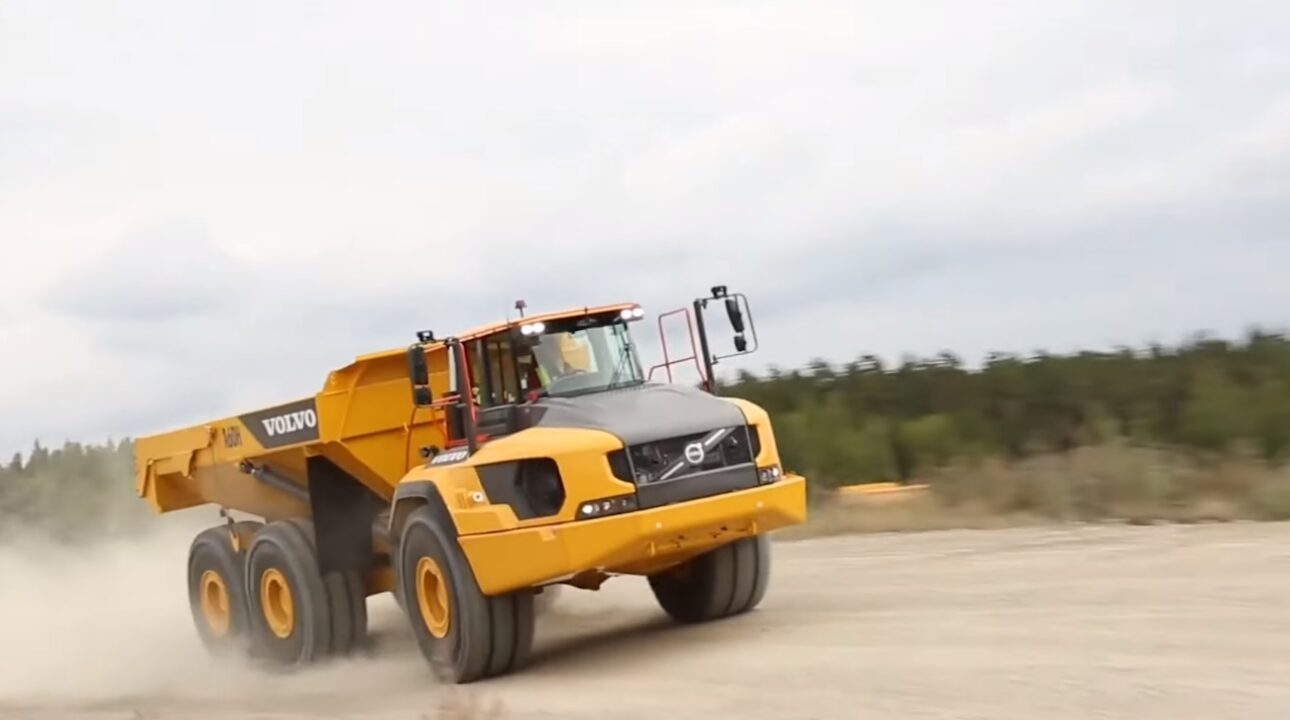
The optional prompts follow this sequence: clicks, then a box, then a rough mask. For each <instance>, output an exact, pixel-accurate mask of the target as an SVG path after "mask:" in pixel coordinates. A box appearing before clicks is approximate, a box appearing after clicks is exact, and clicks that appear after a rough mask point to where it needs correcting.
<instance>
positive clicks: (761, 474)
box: [757, 465, 784, 485]
mask: <svg viewBox="0 0 1290 720" xmlns="http://www.w3.org/2000/svg"><path fill="white" fill-rule="evenodd" d="M782 477H784V470H783V469H782V468H780V466H778V465H771V466H770V467H764V468H760V469H758V470H757V482H759V483H761V484H762V485H769V484H771V483H773V482H775V481H776V480H778V479H780V478H782Z"/></svg>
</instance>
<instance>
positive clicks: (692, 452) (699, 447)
mask: <svg viewBox="0 0 1290 720" xmlns="http://www.w3.org/2000/svg"><path fill="white" fill-rule="evenodd" d="M707 454H708V451H706V450H704V449H703V443H701V442H693V443H690V444H689V445H686V446H685V460H686V462H688V463H690V464H691V465H698V464H699V463H701V462H703V458H704V457H705V456H707Z"/></svg>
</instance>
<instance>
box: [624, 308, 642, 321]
mask: <svg viewBox="0 0 1290 720" xmlns="http://www.w3.org/2000/svg"><path fill="white" fill-rule="evenodd" d="M618 317H620V318H622V319H624V320H627V321H631V320H640V319H641V318H643V317H645V309H644V308H642V307H640V306H639V305H637V306H635V307H629V308H623V309H622V311H621V312H619V313H618Z"/></svg>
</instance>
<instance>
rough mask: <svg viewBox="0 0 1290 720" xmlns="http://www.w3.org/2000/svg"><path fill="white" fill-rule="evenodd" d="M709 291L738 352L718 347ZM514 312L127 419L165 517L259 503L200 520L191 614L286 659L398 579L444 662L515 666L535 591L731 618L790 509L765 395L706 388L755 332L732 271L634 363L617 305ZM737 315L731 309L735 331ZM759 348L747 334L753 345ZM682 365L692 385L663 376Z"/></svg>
mask: <svg viewBox="0 0 1290 720" xmlns="http://www.w3.org/2000/svg"><path fill="white" fill-rule="evenodd" d="M713 306H724V307H725V310H726V314H727V316H728V318H729V320H730V323H731V325H732V327H733V329H734V332H735V335H734V347H735V352H733V353H730V354H728V355H724V356H721V355H717V354H716V353H714V352H713V351H712V350H711V343H710V341H709V338H708V333H707V329H706V327H707V323H706V321H705V312H706V311H708V310H709V309H710V308H711V307H713ZM516 307H517V309H518V310H519V311H520V317H519V318H518V319H516V320H510V321H506V322H501V323H497V324H494V325H490V326H488V327H484V328H480V329H476V330H473V331H470V332H468V333H465V334H463V335H458V336H454V337H445V338H442V339H438V338H436V337H435V336H434V334H433V333H431V332H420V333H418V334H417V336H418V337H417V342H416V343H415V344H413V345H412V346H411V347H409V348H407V349H406V350H391V351H387V352H379V353H374V354H370V355H363V356H360V357H358V358H357V359H356V360H355V361H354V362H353V363H351V364H349V365H347V366H345V367H343V368H340V369H338V370H335V371H333V372H332V373H331V374H330V375H329V376H328V378H327V381H326V384H325V385H324V386H323V388H322V390H321V391H320V392H319V393H317V394H316V395H314V396H312V397H309V398H305V399H303V400H298V401H296V402H290V403H287V404H284V405H278V406H275V407H270V408H265V409H261V410H257V411H254V412H249V413H246V414H243V415H239V416H237V417H230V418H225V419H222V420H217V421H214V422H210V423H206V424H203V425H200V426H197V427H191V428H186V429H180V430H175V431H172V432H167V433H164V434H158V435H153V436H149V437H142V438H139V439H138V440H137V441H136V442H135V444H134V448H135V454H136V457H135V460H136V467H137V478H136V481H137V490H138V492H139V495H140V496H141V497H143V498H146V499H147V500H148V501H149V502H150V503H151V504H152V506H153V507H154V508H155V509H156V510H157V511H158V512H169V511H174V510H180V509H183V508H190V507H194V506H199V505H205V504H212V505H216V506H219V507H220V508H221V512H222V513H224V510H225V509H232V510H236V511H240V512H243V513H247V514H250V515H252V516H255V517H258V518H261V519H262V520H256V521H246V520H244V521H239V522H234V521H233V520H232V519H231V518H228V516H227V513H225V517H226V518H228V519H227V520H226V522H225V523H223V524H221V525H218V526H216V527H212V528H210V529H208V530H206V531H204V532H202V533H201V534H199V535H198V536H197V537H196V538H195V539H194V541H193V543H192V546H191V549H190V553H189V561H188V593H189V599H190V603H191V606H192V611H193V619H194V623H195V625H196V628H197V632H198V634H199V635H200V637H201V638H202V639H203V641H204V642H205V643H206V644H207V645H208V646H209V647H211V648H212V649H220V648H227V647H229V646H233V645H237V646H242V647H245V648H246V649H248V650H249V652H250V653H252V654H253V655H254V656H256V657H260V658H264V659H268V660H271V661H275V662H278V663H281V664H284V665H297V664H302V663H307V662H310V661H314V660H317V659H321V658H324V657H327V656H334V655H343V654H346V653H349V652H350V651H352V650H353V649H355V648H356V647H358V646H359V645H360V644H361V643H362V642H363V640H364V638H365V635H366V631H367V610H366V598H367V597H368V596H370V595H374V594H377V593H382V592H393V593H394V595H395V597H396V599H397V600H398V601H399V603H400V605H401V606H402V607H403V609H404V611H405V612H406V614H407V617H408V620H409V622H410V625H411V627H412V631H413V633H414V634H415V636H416V639H417V642H418V646H419V647H420V649H421V652H422V653H423V655H424V656H425V657H426V659H427V660H428V661H429V664H430V666H431V668H432V669H433V672H434V674H435V675H436V676H438V677H439V678H441V679H443V680H446V681H449V682H456V683H465V682H472V681H475V680H478V679H481V678H486V677H492V676H498V675H502V674H505V673H508V672H510V671H512V670H514V669H516V668H519V667H521V666H522V665H523V664H524V663H525V662H526V660H527V658H528V656H529V654H530V649H531V646H532V640H533V626H534V596H535V594H537V593H540V592H542V589H543V588H545V587H547V586H552V585H557V584H565V585H572V586H576V587H580V588H587V589H597V588H599V586H600V584H601V583H603V582H604V581H605V580H606V579H608V578H610V577H612V576H615V575H641V576H645V577H647V578H648V580H649V585H650V587H651V588H652V590H653V593H654V595H655V597H656V598H657V600H658V602H659V604H660V605H661V607H662V608H663V610H664V611H666V612H667V613H668V614H669V615H670V616H672V617H673V618H674V619H676V620H677V621H680V622H700V621H707V620H712V619H716V618H720V617H725V616H730V615H735V614H739V613H743V612H746V611H749V610H751V609H752V608H754V607H755V606H757V605H758V604H759V603H760V602H761V600H762V598H763V596H764V594H765V592H766V587H767V581H768V579H769V570H770V547H769V544H768V542H767V533H768V532H770V531H772V530H775V529H777V528H782V527H785V526H788V525H792V524H796V523H800V522H803V521H804V520H805V518H806V492H805V480H804V479H803V478H802V477H800V476H798V475H794V474H792V473H786V472H784V470H783V468H782V467H781V465H780V459H779V453H778V450H777V448H776V445H775V435H774V432H773V430H772V428H771V422H770V418H769V417H768V416H767V413H766V412H765V411H764V410H762V409H761V408H759V407H757V406H755V405H754V404H752V403H750V402H747V401H744V400H740V399H735V398H726V397H720V396H717V395H715V394H714V388H715V384H714V382H713V372H712V371H713V366H714V364H716V363H717V362H718V361H720V360H721V359H724V358H726V357H731V356H734V355H740V354H745V353H747V352H751V351H752V350H750V349H749V347H748V335H749V334H751V335H752V339H753V342H754V344H755V343H756V330H755V328H753V327H752V324H751V316H750V315H746V311H747V309H748V308H747V298H746V297H744V296H743V295H742V294H731V293H728V292H727V291H726V289H725V288H724V287H717V288H713V290H712V294H711V296H710V297H704V298H699V299H697V300H695V301H694V303H693V306H692V311H691V308H685V309H682V310H678V311H674V312H671V313H665V314H663V315H661V316H660V317H659V319H658V323H659V330H660V332H661V331H662V330H663V329H664V320H665V319H667V318H670V317H677V316H684V319H685V320H686V322H687V325H688V328H689V333H690V341H691V343H692V344H693V343H694V341H695V340H696V339H697V342H698V346H699V349H696V350H695V351H694V353H692V354H691V355H689V356H687V357H683V358H680V359H673V358H671V357H669V355H668V349H667V345H666V339H665V340H664V345H663V350H664V362H663V363H662V364H660V365H657V366H655V367H654V368H652V369H651V370H650V371H649V373H648V374H647V373H645V372H644V371H643V369H642V365H641V363H640V359H639V356H638V354H637V351H636V345H635V343H634V342H633V340H632V335H631V332H630V329H629V328H630V325H631V324H633V323H635V322H636V321H638V320H640V319H641V318H642V317H643V316H644V312H643V311H642V309H641V308H640V307H639V306H638V305H635V304H630V303H625V304H618V305H609V306H602V307H593V308H578V309H574V310H566V311H562V312H553V313H548V314H543V315H534V316H530V317H524V309H525V306H524V304H523V303H522V302H521V303H517V304H516ZM745 326H747V327H745ZM754 349H755V347H754ZM689 362H693V363H694V365H695V366H696V367H697V368H698V370H699V372H700V375H701V376H702V378H703V387H702V388H699V387H690V386H685V385H681V384H673V383H671V382H655V381H653V380H652V379H651V378H652V376H653V375H654V373H655V371H657V370H660V369H662V370H665V371H666V373H667V375H668V378H669V380H670V379H671V377H672V368H673V367H674V366H675V365H677V364H679V363H689Z"/></svg>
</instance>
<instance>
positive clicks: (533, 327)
mask: <svg viewBox="0 0 1290 720" xmlns="http://www.w3.org/2000/svg"><path fill="white" fill-rule="evenodd" d="M545 331H546V323H544V322H535V323H527V324H525V325H521V326H520V334H521V335H541V334H542V333H543V332H545Z"/></svg>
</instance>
